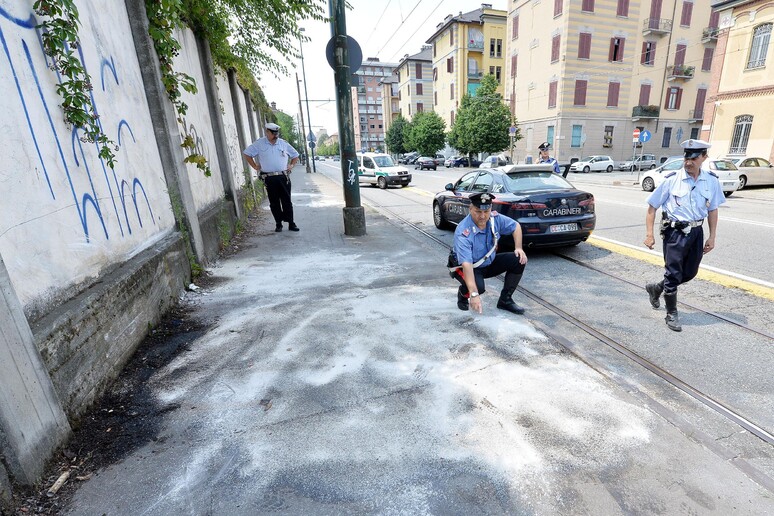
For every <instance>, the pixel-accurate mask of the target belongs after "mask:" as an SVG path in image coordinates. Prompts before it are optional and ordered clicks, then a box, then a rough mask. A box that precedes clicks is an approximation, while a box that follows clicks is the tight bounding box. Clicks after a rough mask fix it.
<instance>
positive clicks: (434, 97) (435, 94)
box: [433, 91, 438, 106]
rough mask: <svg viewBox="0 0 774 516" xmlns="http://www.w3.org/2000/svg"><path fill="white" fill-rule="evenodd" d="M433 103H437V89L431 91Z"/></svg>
mask: <svg viewBox="0 0 774 516" xmlns="http://www.w3.org/2000/svg"><path fill="white" fill-rule="evenodd" d="M433 105H435V106H437V105H438V92H437V91H434V92H433Z"/></svg>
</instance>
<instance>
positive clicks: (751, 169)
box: [730, 158, 774, 190]
mask: <svg viewBox="0 0 774 516" xmlns="http://www.w3.org/2000/svg"><path fill="white" fill-rule="evenodd" d="M730 161H731V162H732V163H733V164H734V165H736V168H738V169H739V189H740V190H741V189H742V188H744V187H745V186H758V185H774V165H772V164H771V163H770V162H769V161H768V160H765V159H763V158H735V159H730Z"/></svg>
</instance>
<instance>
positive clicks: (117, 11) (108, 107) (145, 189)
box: [0, 0, 259, 493]
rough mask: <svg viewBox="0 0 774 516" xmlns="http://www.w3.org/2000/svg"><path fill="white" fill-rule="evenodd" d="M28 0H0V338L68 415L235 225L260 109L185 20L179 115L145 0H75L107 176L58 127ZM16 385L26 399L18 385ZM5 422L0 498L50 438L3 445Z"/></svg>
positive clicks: (68, 131)
mask: <svg viewBox="0 0 774 516" xmlns="http://www.w3.org/2000/svg"><path fill="white" fill-rule="evenodd" d="M33 3H34V2H33V0H20V1H17V2H13V3H8V2H4V3H3V4H2V5H1V6H0V112H1V113H2V118H1V119H0V128H2V130H3V135H4V137H3V138H2V139H0V153H2V155H3V160H2V162H1V163H2V164H0V191H2V192H3V194H4V195H3V197H2V198H0V257H2V259H3V260H4V263H5V270H6V271H7V273H6V274H4V275H2V277H0V289H2V291H3V292H12V293H13V294H12V296H11V301H13V303H12V304H13V305H14V306H18V311H19V313H20V314H22V315H21V316H20V317H17V318H15V319H13V320H14V321H15V325H14V326H13V327H10V323H9V322H8V321H9V320H10V319H8V318H0V336H2V335H6V336H8V335H11V334H29V335H30V342H31V344H30V349H31V350H32V351H31V353H32V354H33V355H34V356H35V357H37V358H36V360H39V363H40V364H41V371H43V374H44V376H46V378H45V380H46V381H47V382H48V383H49V385H50V386H51V389H50V390H51V393H52V396H51V400H53V401H52V403H53V404H54V405H57V406H59V407H60V410H61V411H62V412H63V414H66V416H67V417H68V418H69V419H70V421H72V420H73V419H75V418H77V417H78V416H79V415H80V414H81V413H82V412H83V411H84V410H85V409H86V408H87V407H88V406H89V404H90V403H92V402H93V401H94V400H95V398H96V397H97V396H99V395H100V394H101V392H102V391H103V390H104V389H105V387H106V386H107V385H108V384H109V383H110V382H111V381H112V379H113V378H115V376H116V375H117V374H118V373H119V371H120V370H121V368H122V367H123V365H124V364H125V363H126V361H127V360H128V358H129V357H130V356H131V354H132V353H133V352H134V350H135V349H136V347H137V345H138V344H139V343H140V341H141V340H142V339H143V338H144V337H145V334H146V332H147V330H148V327H149V326H152V325H154V324H155V323H156V322H157V321H158V320H159V318H160V316H161V315H162V314H163V312H164V311H166V310H167V309H168V308H169V307H170V306H171V305H172V304H173V303H174V302H175V300H176V299H177V298H178V296H179V293H180V291H181V290H182V289H183V288H184V287H185V285H187V284H188V283H189V282H190V280H191V268H190V261H189V256H191V255H192V253H193V256H195V257H196V258H198V259H199V261H200V262H202V263H203V264H206V262H207V261H208V260H209V259H211V258H212V257H214V256H215V255H216V253H217V251H218V249H219V247H220V245H221V243H222V242H223V241H224V240H225V239H227V238H230V237H231V235H233V231H234V228H235V226H236V220H237V217H238V216H239V214H240V210H239V209H237V205H235V202H239V201H238V199H239V198H241V197H243V196H244V192H243V191H242V189H243V187H244V185H245V182H246V181H245V176H244V169H245V165H244V162H243V159H242V157H241V150H242V148H243V147H244V145H243V142H242V141H240V138H239V134H238V133H239V132H240V131H241V132H243V133H244V134H246V135H247V140H248V141H247V143H249V142H250V141H252V135H253V134H255V133H256V131H257V125H256V124H257V120H258V118H259V117H258V115H257V114H256V113H255V112H250V111H251V110H252V107H251V103H250V101H249V96H248V95H246V93H245V92H244V91H243V90H242V89H241V88H239V87H238V86H236V85H234V87H232V85H230V84H229V81H228V77H227V74H226V73H225V72H220V73H219V74H218V76H217V77H216V78H215V79H214V80H213V78H212V72H211V70H212V63H211V59H210V58H209V55H208V49H207V47H206V45H204V46H203V45H201V44H199V46H198V47H197V41H196V39H195V37H194V35H193V33H192V32H191V31H190V30H180V31H178V32H177V33H176V37H177V38H178V40H179V42H180V43H181V45H182V49H181V52H180V54H179V56H178V57H177V59H176V62H175V66H176V71H178V72H183V73H187V74H189V75H191V76H192V77H193V78H194V80H195V81H196V83H197V87H198V90H199V91H198V93H197V94H195V95H194V94H189V93H185V92H184V93H183V101H184V102H186V104H188V111H187V112H186V113H185V115H184V117H183V123H182V124H178V123H177V122H176V121H175V117H174V114H173V111H172V107H171V103H170V101H169V99H168V98H166V95H165V94H164V92H163V87H162V86H161V82H160V80H159V76H158V62H157V60H156V56H155V53H153V50H152V45H151V44H150V43H149V42H150V40H149V38H148V35H147V21H146V20H145V18H144V0H126V2H101V1H99V0H77V1H76V5H77V7H78V10H79V13H80V22H81V23H80V28H79V35H80V45H79V46H78V48H77V52H78V56H79V58H80V59H81V60H82V62H83V63H84V65H85V68H86V70H87V71H88V72H89V74H90V75H91V78H92V86H93V89H92V91H91V100H92V102H93V104H94V106H95V107H96V111H97V112H98V114H99V122H100V124H101V125H102V127H103V130H104V131H105V133H106V134H107V136H108V137H109V138H110V139H112V140H113V141H114V142H115V143H116V144H117V145H118V150H117V151H116V166H115V168H114V169H112V170H111V169H110V168H109V167H108V166H107V164H106V163H104V162H103V161H102V160H101V159H100V158H99V156H98V149H97V148H96V147H95V145H94V144H88V143H84V142H82V141H81V140H80V137H81V136H82V134H81V133H80V131H77V130H73V128H71V127H67V126H66V125H65V123H64V122H63V121H62V112H61V108H60V106H59V104H60V103H61V99H60V98H59V96H58V95H57V93H56V87H57V84H58V81H59V77H58V76H57V74H56V72H54V71H52V70H51V69H50V68H49V66H48V64H49V63H48V59H49V58H48V57H47V56H45V54H44V53H43V50H42V44H41V40H40V36H39V33H38V29H36V28H35V26H36V25H37V24H38V23H39V22H40V21H39V20H38V19H37V18H36V15H35V14H34V12H33V9H32V5H33ZM129 13H132V14H131V16H130V15H129ZM138 15H141V16H138ZM138 20H141V21H140V22H138ZM143 25H145V26H143ZM198 43H201V42H198ZM202 51H203V52H204V54H202V53H201V52H202ZM154 67H155V69H154ZM151 72H153V73H151ZM205 80H209V81H210V82H209V83H207V84H208V86H207V88H205ZM234 99H236V102H234ZM170 114H172V116H170ZM215 116H217V117H222V120H217V119H214V118H213V117H215ZM240 126H241V127H240ZM186 135H190V136H191V137H192V138H194V141H195V143H196V151H197V152H199V153H201V154H203V155H204V156H205V157H206V158H207V160H208V162H209V167H210V169H211V170H212V176H211V177H206V176H204V174H203V172H202V171H201V170H199V169H198V168H196V167H195V166H194V165H186V164H184V163H183V158H184V157H185V155H187V153H184V151H183V150H182V149H181V147H180V143H181V142H182V140H183V138H185V136H186ZM232 197H234V198H235V199H233V200H231V198H232ZM173 199H174V200H173ZM179 204H182V206H177V205H179ZM173 206H176V207H175V208H174V209H173ZM176 212H177V213H179V214H182V218H181V220H180V221H178V222H179V223H182V224H184V225H186V226H187V228H188V231H187V232H186V234H187V235H188V236H187V239H186V237H185V234H183V233H181V232H179V231H178V229H179V228H178V222H176V220H175V213H176ZM12 342H13V341H12V340H8V339H0V347H2V348H3V349H6V350H11V351H13V350H14V349H16V348H15V347H14V346H15V345H14V344H13V343H12ZM3 343H5V344H3ZM9 343H10V344H9ZM17 347H18V346H17ZM35 357H33V358H35ZM33 362H34V361H33ZM24 374H26V373H22V375H21V376H22V377H23V376H24ZM8 382H9V380H8V378H6V377H5V376H3V377H0V391H2V392H4V393H7V392H10V391H9V390H8V389H9V385H8ZM33 383H34V382H33ZM38 383H40V382H38ZM19 385H21V386H22V387H21V388H22V391H21V392H22V393H23V392H24V389H25V388H27V387H25V386H24V385H25V384H24V382H21V383H19ZM13 387H14V388H16V387H18V385H14V386H13ZM29 392H31V391H28V394H29ZM23 397H24V396H22V398H23ZM28 397H29V396H28ZM20 399H21V398H20ZM8 406H10V404H2V403H0V422H2V421H11V420H12V417H13V414H12V413H11V412H12V411H10V409H8V408H6V407H8ZM23 408H24V407H23V406H22V409H23ZM29 410H34V407H29ZM18 424H20V425H23V423H18ZM6 426H7V425H6ZM65 426H66V425H65ZM9 428H10V427H9ZM5 430H7V428H5V427H0V493H5V492H7V490H8V489H7V487H6V485H7V484H8V483H7V482H5V477H6V473H7V475H10V476H11V479H12V480H13V481H16V482H24V483H28V482H32V481H34V478H31V476H30V475H20V474H19V473H18V472H19V468H17V467H16V466H15V464H18V463H20V461H21V459H22V458H23V457H22V455H24V456H33V457H34V460H35V461H37V462H38V463H40V462H42V461H44V460H45V458H46V457H48V456H49V455H50V453H51V452H52V451H53V450H52V449H49V448H52V447H55V446H56V445H55V444H52V445H50V446H49V447H48V448H47V449H46V450H45V451H44V452H40V451H38V453H35V454H30V453H28V452H30V451H31V450H25V449H20V448H19V447H18V446H17V447H14V446H11V444H12V443H10V444H9V442H10V441H9V439H8V438H7V437H8V435H7V434H8V432H7V431H5ZM13 430H14V431H15V430H19V432H20V435H28V434H26V433H25V432H26V431H27V429H26V428H18V429H16V428H13ZM4 431H5V434H6V436H5V437H3V432H4ZM24 446H30V445H26V444H23V445H22V448H23V447H24ZM25 454H26V455H25ZM35 466H36V467H42V464H36V465H35ZM27 470H28V471H34V470H35V468H34V467H31V468H28V469H27ZM33 476H34V475H33Z"/></svg>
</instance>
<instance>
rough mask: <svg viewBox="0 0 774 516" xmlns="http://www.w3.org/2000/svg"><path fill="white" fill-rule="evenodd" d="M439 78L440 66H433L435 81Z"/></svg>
mask: <svg viewBox="0 0 774 516" xmlns="http://www.w3.org/2000/svg"><path fill="white" fill-rule="evenodd" d="M437 80H438V68H433V82H435V81H437Z"/></svg>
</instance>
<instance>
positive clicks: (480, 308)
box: [470, 296, 484, 314]
mask: <svg viewBox="0 0 774 516" xmlns="http://www.w3.org/2000/svg"><path fill="white" fill-rule="evenodd" d="M470 308H472V309H473V311H475V312H478V313H480V314H481V313H484V305H483V304H482V303H481V296H476V297H472V298H470Z"/></svg>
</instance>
